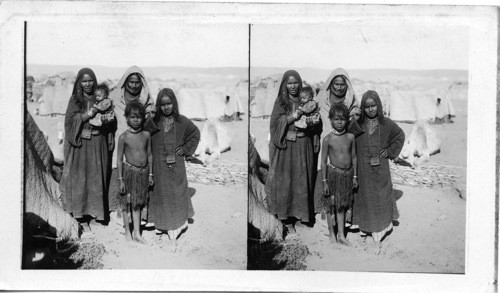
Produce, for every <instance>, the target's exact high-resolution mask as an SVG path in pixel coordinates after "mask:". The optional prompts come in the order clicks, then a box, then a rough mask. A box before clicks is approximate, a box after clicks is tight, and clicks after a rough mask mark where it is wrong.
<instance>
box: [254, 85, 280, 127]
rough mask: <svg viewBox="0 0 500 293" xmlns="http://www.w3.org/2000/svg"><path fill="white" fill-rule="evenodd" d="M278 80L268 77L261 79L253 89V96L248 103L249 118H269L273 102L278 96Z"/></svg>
mask: <svg viewBox="0 0 500 293" xmlns="http://www.w3.org/2000/svg"><path fill="white" fill-rule="evenodd" d="M279 87H280V79H278V78H277V76H270V77H266V78H264V79H261V80H260V81H259V83H258V84H257V86H256V88H255V94H254V95H253V97H251V101H250V116H251V117H265V116H270V115H271V112H272V111H273V106H274V102H275V101H276V97H277V96H278V91H279Z"/></svg>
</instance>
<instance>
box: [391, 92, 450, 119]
mask: <svg viewBox="0 0 500 293" xmlns="http://www.w3.org/2000/svg"><path fill="white" fill-rule="evenodd" d="M454 116H455V111H454V109H453V105H452V102H451V99H450V96H449V95H448V94H447V93H446V92H444V91H442V90H438V89H432V90H427V91H416V90H408V91H402V90H395V91H392V92H391V95H390V105H389V117H390V118H391V119H392V120H394V121H400V122H411V123H413V122H415V121H417V120H427V121H431V122H434V121H435V120H437V119H445V118H446V117H454Z"/></svg>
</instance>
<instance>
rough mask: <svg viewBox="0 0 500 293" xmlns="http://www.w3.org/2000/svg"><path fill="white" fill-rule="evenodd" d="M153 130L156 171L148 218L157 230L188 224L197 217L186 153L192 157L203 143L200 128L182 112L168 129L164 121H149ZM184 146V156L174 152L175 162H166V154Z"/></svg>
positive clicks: (174, 228) (169, 229) (149, 126)
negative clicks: (191, 195) (190, 193)
mask: <svg viewBox="0 0 500 293" xmlns="http://www.w3.org/2000/svg"><path fill="white" fill-rule="evenodd" d="M147 126H148V128H149V131H150V132H151V133H152V144H151V146H152V152H153V174H154V178H155V185H154V187H153V193H152V196H151V198H150V201H149V218H148V221H150V222H152V223H154V224H155V226H156V228H157V229H160V230H168V231H173V230H177V229H179V228H182V227H184V226H185V225H186V223H187V220H188V218H191V217H193V216H194V210H193V205H192V202H191V197H190V195H189V193H188V182H187V176H186V165H185V159H184V156H191V155H192V154H193V153H194V152H195V150H196V148H197V147H198V143H199V142H200V131H199V129H198V128H197V127H196V125H194V124H193V122H191V120H189V119H188V118H186V117H184V116H182V115H179V117H178V119H177V120H174V122H173V126H172V127H170V129H169V130H168V131H167V132H165V126H166V125H165V122H163V121H162V120H160V122H158V123H155V122H153V121H152V120H148V125H147ZM177 147H181V148H182V150H183V152H184V155H183V156H177V155H175V163H172V164H169V163H167V160H166V156H167V154H169V155H170V154H172V152H174V153H175V149H176V148H177Z"/></svg>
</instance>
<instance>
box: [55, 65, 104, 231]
mask: <svg viewBox="0 0 500 293" xmlns="http://www.w3.org/2000/svg"><path fill="white" fill-rule="evenodd" d="M96 85H97V79H96V76H95V74H94V72H93V71H92V70H91V69H89V68H83V69H81V70H80V71H79V72H78V75H77V77H76V81H75V85H74V87H73V93H72V96H71V98H70V100H69V103H68V108H67V110H66V116H65V120H64V130H65V140H64V169H63V174H62V178H61V184H60V189H61V193H62V199H63V205H64V209H65V210H66V211H67V212H68V213H71V214H72V215H73V217H75V218H76V219H79V220H80V222H83V221H86V220H88V218H87V217H84V216H86V215H88V216H91V217H92V218H96V219H97V220H106V217H105V216H106V214H105V208H104V207H105V203H104V199H105V197H104V195H105V194H106V192H107V188H108V183H109V181H108V178H109V172H110V170H111V168H110V164H109V163H110V160H109V159H110V151H109V144H110V143H111V142H108V140H107V131H108V130H107V129H105V128H104V127H101V128H99V129H93V128H92V126H91V125H90V123H89V120H90V119H91V118H92V117H93V116H94V115H95V114H96V113H97V109H95V108H94V107H93V105H94V102H95V101H94V99H95V96H94V91H95V88H96ZM105 132H106V133H105ZM84 228H87V225H84Z"/></svg>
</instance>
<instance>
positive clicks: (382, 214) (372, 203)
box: [352, 91, 405, 254]
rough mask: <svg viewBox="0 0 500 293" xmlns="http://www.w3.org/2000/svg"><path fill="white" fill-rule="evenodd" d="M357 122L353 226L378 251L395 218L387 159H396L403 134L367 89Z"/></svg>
mask: <svg viewBox="0 0 500 293" xmlns="http://www.w3.org/2000/svg"><path fill="white" fill-rule="evenodd" d="M360 108H361V117H360V119H359V125H360V126H361V128H362V133H361V134H360V135H359V136H358V137H357V138H356V153H357V157H358V176H359V189H358V193H357V195H355V198H354V206H353V221H352V223H353V226H352V228H354V229H355V228H357V227H358V226H359V230H360V231H361V232H364V233H371V236H372V238H373V241H374V242H373V243H372V247H371V248H370V250H371V251H372V252H374V253H376V254H378V253H379V252H380V248H381V240H382V238H383V237H384V235H385V234H386V233H387V232H388V231H390V230H391V229H392V221H393V220H395V219H397V218H398V216H399V215H398V212H397V207H396V201H395V199H394V197H393V195H392V181H391V170H390V169H389V159H391V160H393V159H395V158H397V156H398V155H399V153H400V152H401V149H402V148H403V144H404V141H405V134H404V132H403V130H401V128H400V127H399V126H398V125H397V124H396V123H394V122H393V121H392V120H391V119H389V118H386V117H384V113H383V110H382V102H381V101H380V98H379V96H378V94H377V92H375V91H367V92H366V93H365V94H364V95H363V97H362V99H361V107H360Z"/></svg>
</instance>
